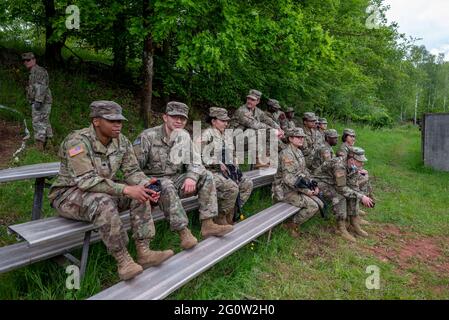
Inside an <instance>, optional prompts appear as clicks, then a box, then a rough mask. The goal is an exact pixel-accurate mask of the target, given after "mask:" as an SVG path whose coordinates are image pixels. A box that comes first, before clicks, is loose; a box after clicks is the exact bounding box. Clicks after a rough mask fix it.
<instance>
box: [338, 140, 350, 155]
mask: <svg viewBox="0 0 449 320" xmlns="http://www.w3.org/2000/svg"><path fill="white" fill-rule="evenodd" d="M348 152H349V146H348V145H347V144H346V143H344V142H343V143H342V144H341V146H340V149H338V151H337V156H339V157H342V158H344V159H346V157H347V156H348Z"/></svg>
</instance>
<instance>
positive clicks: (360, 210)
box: [358, 209, 367, 216]
mask: <svg viewBox="0 0 449 320" xmlns="http://www.w3.org/2000/svg"><path fill="white" fill-rule="evenodd" d="M366 214H367V213H366V211H363V210H362V209H359V210H358V215H359V216H366Z"/></svg>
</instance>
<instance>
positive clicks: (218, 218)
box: [214, 213, 229, 226]
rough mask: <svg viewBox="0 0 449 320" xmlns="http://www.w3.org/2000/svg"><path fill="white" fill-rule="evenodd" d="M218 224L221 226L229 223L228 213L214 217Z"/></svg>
mask: <svg viewBox="0 0 449 320" xmlns="http://www.w3.org/2000/svg"><path fill="white" fill-rule="evenodd" d="M214 221H215V223H216V224H219V225H221V226H226V225H228V224H229V223H228V219H227V215H226V214H221V213H220V214H219V215H218V216H216V217H215V219H214Z"/></svg>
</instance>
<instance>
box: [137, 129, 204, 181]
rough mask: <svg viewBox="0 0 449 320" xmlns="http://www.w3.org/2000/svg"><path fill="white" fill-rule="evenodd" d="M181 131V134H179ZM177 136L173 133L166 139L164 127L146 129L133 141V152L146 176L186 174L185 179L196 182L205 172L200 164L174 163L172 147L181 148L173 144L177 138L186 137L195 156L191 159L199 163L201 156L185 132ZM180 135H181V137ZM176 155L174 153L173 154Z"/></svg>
mask: <svg viewBox="0 0 449 320" xmlns="http://www.w3.org/2000/svg"><path fill="white" fill-rule="evenodd" d="M181 131H182V132H181ZM181 131H180V134H179V135H177V134H176V133H175V132H173V134H172V137H171V138H170V137H168V136H167V133H166V131H165V127H164V125H163V124H162V125H160V126H157V127H154V128H150V129H146V130H145V131H143V132H142V133H141V134H140V135H139V136H138V137H137V139H136V140H135V141H134V143H133V145H134V152H135V154H136V157H137V160H138V162H139V165H140V167H141V168H142V170H143V172H144V173H145V174H146V175H150V176H154V177H160V178H161V177H165V178H175V177H177V176H178V175H180V174H183V173H187V175H186V178H190V179H193V180H195V181H198V179H199V177H200V175H202V174H204V173H205V172H206V169H205V168H204V166H203V165H202V164H195V163H193V161H189V163H190V164H183V163H174V162H172V159H171V157H170V154H171V152H172V148H173V147H178V146H179V147H181V146H182V145H181V144H178V143H175V142H176V141H177V137H178V136H181V137H188V139H189V140H188V141H186V143H187V144H184V146H186V145H187V146H188V147H190V151H192V153H196V154H197V155H196V156H194V157H193V159H197V160H199V161H201V157H200V156H201V155H199V154H198V151H197V150H195V148H194V145H193V144H192V140H191V139H190V136H189V134H188V132H187V131H186V130H181ZM181 134H182V135H181ZM174 153H176V152H174Z"/></svg>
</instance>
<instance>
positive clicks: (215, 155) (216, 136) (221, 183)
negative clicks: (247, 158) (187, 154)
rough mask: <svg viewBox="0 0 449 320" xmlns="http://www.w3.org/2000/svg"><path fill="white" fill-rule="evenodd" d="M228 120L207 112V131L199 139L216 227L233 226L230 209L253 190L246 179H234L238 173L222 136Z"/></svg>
mask: <svg viewBox="0 0 449 320" xmlns="http://www.w3.org/2000/svg"><path fill="white" fill-rule="evenodd" d="M229 120H230V118H229V117H228V112H227V111H226V109H223V108H216V107H212V108H210V109H209V117H208V119H207V122H208V123H209V124H210V125H211V127H210V128H207V129H205V130H204V131H203V133H202V136H201V146H202V148H201V150H202V159H203V163H204V165H205V167H206V169H207V170H209V171H211V172H212V173H213V175H214V181H215V187H216V189H217V199H218V217H217V218H216V223H218V224H221V225H225V224H233V221H234V220H233V218H234V209H236V206H238V207H239V208H237V209H241V208H242V207H243V205H244V204H245V203H246V201H247V200H248V198H249V196H250V195H251V191H252V190H253V182H252V181H251V180H250V179H248V178H245V177H243V176H242V177H235V176H234V175H237V176H238V175H239V173H240V169H239V166H238V163H237V162H236V161H235V160H234V159H233V153H234V150H233V144H232V141H230V144H229V145H228V144H226V143H225V137H224V132H225V129H226V127H227V126H228V121H229ZM226 158H227V159H226ZM230 168H231V169H232V172H231V170H230ZM235 180H237V181H235Z"/></svg>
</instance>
